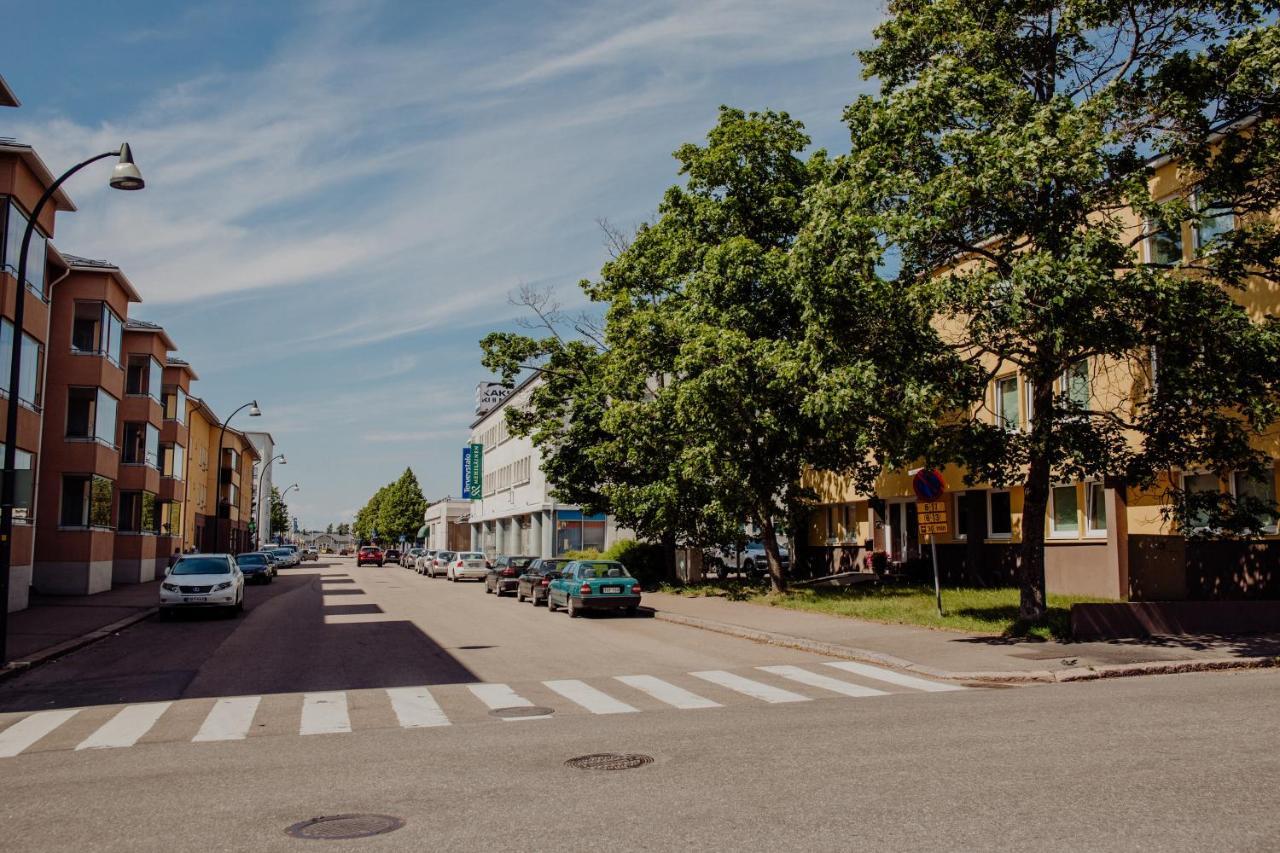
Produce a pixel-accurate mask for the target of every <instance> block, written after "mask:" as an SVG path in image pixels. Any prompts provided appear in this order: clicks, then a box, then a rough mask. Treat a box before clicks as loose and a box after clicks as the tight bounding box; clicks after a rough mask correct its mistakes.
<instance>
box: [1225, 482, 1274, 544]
mask: <svg viewBox="0 0 1280 853" xmlns="http://www.w3.org/2000/svg"><path fill="white" fill-rule="evenodd" d="M1231 488H1232V489H1233V490H1234V494H1235V496H1236V498H1237V499H1240V498H1250V499H1252V500H1254V501H1258V502H1260V503H1262V504H1265V505H1266V506H1267V507H1268V509H1267V510H1266V511H1265V512H1264V513H1262V515H1261V518H1262V530H1263V531H1264V532H1266V533H1275V532H1276V489H1275V479H1274V478H1273V477H1271V476H1263V477H1250V476H1249V475H1248V474H1246V473H1244V472H1241V471H1237V472H1235V473H1234V474H1232V475H1231Z"/></svg>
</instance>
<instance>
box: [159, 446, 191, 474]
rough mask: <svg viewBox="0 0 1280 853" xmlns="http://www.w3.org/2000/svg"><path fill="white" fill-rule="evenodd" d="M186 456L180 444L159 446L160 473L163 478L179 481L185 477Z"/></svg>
mask: <svg viewBox="0 0 1280 853" xmlns="http://www.w3.org/2000/svg"><path fill="white" fill-rule="evenodd" d="M185 459H186V454H185V453H184V451H183V448H182V445H181V444H162V445H161V446H160V473H161V474H162V475H164V476H165V477H172V478H173V479H175V480H181V479H182V478H183V477H184V476H185V473H186V472H185V469H184V467H183V465H184V464H185Z"/></svg>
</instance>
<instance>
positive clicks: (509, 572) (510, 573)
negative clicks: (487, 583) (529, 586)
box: [502, 568, 516, 578]
mask: <svg viewBox="0 0 1280 853" xmlns="http://www.w3.org/2000/svg"><path fill="white" fill-rule="evenodd" d="M502 576H503V577H504V578H513V577H515V576H516V570H515V569H512V568H506V569H503V570H502Z"/></svg>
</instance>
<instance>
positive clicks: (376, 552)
mask: <svg viewBox="0 0 1280 853" xmlns="http://www.w3.org/2000/svg"><path fill="white" fill-rule="evenodd" d="M383 560H384V558H383V556H382V549H381V548H377V547H374V546H373V545H365V546H364V547H363V548H361V549H360V552H359V553H358V554H356V565H357V566H363V565H364V564H365V563H376V564H378V565H379V566H381V565H382V563H383Z"/></svg>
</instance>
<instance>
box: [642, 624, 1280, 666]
mask: <svg viewBox="0 0 1280 853" xmlns="http://www.w3.org/2000/svg"><path fill="white" fill-rule="evenodd" d="M653 616H654V618H655V619H661V620H662V621H663V622H671V623H674V624H676V625H687V626H688V627H690V628H700V629H702V630H704V631H714V632H716V633H718V634H727V635H729V636H731V637H740V638H742V639H744V640H754V641H755V642H757V643H766V644H768V645H771V646H783V647H786V648H790V649H799V650H800V651H805V652H813V653H815V654H820V655H828V656H830V657H836V658H844V659H846V660H856V661H860V662H862V663H870V664H875V665H878V666H886V667H889V668H891V669H898V670H902V671H904V672H910V673H914V674H917V675H923V676H927V677H929V678H934V679H940V680H943V681H979V682H987V683H993V684H1053V683H1065V682H1072V681H1097V680H1099V679H1103V678H1125V677H1129V676H1136V675H1169V674H1174V673H1180V672H1206V671H1211V670H1224V669H1264V668H1269V667H1280V658H1276V657H1247V658H1209V659H1204V660H1181V661H1153V662H1150V663H1132V664H1108V665H1105V666H1095V667H1083V666H1082V667H1074V668H1072V669H1059V670H1049V669H1035V670H1010V671H1006V672H955V671H952V670H946V669H935V668H934V667H931V666H924V665H923V664H918V663H913V662H912V661H909V660H905V659H903V658H899V657H894V656H893V655H887V654H884V653H882V652H874V651H871V650H869V649H859V648H856V647H854V646H845V645H840V644H838V643H824V642H821V641H818V640H809V639H806V638H804V637H793V636H791V635H789V634H778V633H774V632H773V631H760V630H757V629H755V628H745V627H743V626H741V625H731V624H729V623H727V622H716V621H714V620H711V619H701V618H699V617H696V616H685V615H683V614H679V613H665V612H663V611H661V610H654V611H653Z"/></svg>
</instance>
